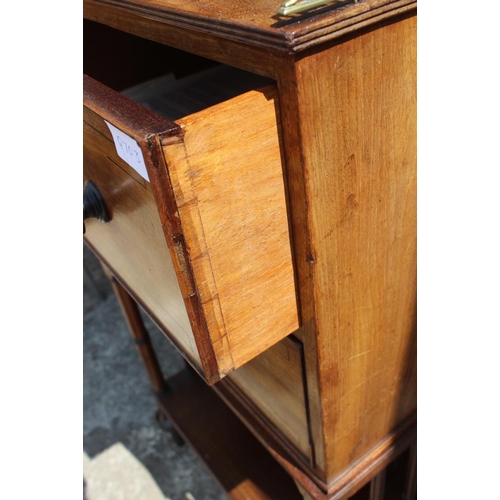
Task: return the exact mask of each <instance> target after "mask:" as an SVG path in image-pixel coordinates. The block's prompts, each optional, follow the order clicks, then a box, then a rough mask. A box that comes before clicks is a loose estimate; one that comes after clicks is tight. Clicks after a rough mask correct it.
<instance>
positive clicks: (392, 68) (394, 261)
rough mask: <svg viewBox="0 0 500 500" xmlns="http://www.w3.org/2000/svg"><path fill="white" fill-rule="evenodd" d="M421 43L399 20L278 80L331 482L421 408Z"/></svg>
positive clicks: (311, 363)
mask: <svg viewBox="0 0 500 500" xmlns="http://www.w3.org/2000/svg"><path fill="white" fill-rule="evenodd" d="M415 36H416V17H409V18H403V19H401V20H400V21H399V22H396V23H390V24H389V23H388V24H386V25H384V26H382V27H380V28H379V29H376V30H367V31H366V32H365V33H363V34H360V35H359V36H357V37H350V38H348V39H346V40H345V42H344V43H341V44H339V45H336V46H332V47H330V48H329V49H328V50H324V51H321V52H319V51H318V52H311V53H309V54H308V55H307V57H304V58H303V59H301V60H300V61H298V62H297V63H296V64H295V65H291V66H290V72H289V73H288V74H284V75H283V79H282V80H281V81H278V86H279V90H280V102H281V104H282V110H283V115H284V116H283V119H284V122H285V123H287V124H288V126H287V128H286V129H284V143H285V151H286V158H287V162H286V165H287V177H288V185H289V195H290V200H291V203H290V212H291V219H292V228H293V235H294V240H293V241H294V251H295V261H296V263H297V271H298V290H299V296H300V310H301V317H302V321H303V328H301V329H300V330H299V332H297V336H299V337H300V338H301V340H302V341H303V342H304V346H305V356H306V366H307V383H308V389H309V395H310V402H311V407H310V411H311V420H312V427H313V429H312V432H313V436H314V442H315V451H316V454H317V456H316V460H317V470H316V473H317V474H318V475H319V477H322V478H323V480H324V481H325V482H326V483H330V484H331V485H334V484H335V479H336V478H337V477H339V476H340V475H342V474H344V473H345V472H346V470H348V469H349V468H350V467H351V466H352V464H353V463H355V462H356V461H359V460H360V459H362V458H363V457H364V456H368V455H369V453H370V450H372V449H375V447H376V446H377V444H378V443H379V442H381V440H383V439H384V437H385V436H388V435H389V434H390V433H391V432H392V430H393V429H395V428H396V427H397V425H398V424H399V423H401V422H402V421H404V419H405V418H406V417H409V416H411V414H412V412H414V410H415V408H416V338H415V332H416V108H415V105H416V40H415ZM326 103H328V104H326ZM292 124H293V125H292ZM313 130H314V133H311V131H313ZM332 487H333V486H332Z"/></svg>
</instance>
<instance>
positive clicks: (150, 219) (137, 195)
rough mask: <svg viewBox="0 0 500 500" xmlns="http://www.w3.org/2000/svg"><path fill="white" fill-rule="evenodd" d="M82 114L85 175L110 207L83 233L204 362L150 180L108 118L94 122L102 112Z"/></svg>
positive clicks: (191, 354) (197, 359) (193, 357)
mask: <svg viewBox="0 0 500 500" xmlns="http://www.w3.org/2000/svg"><path fill="white" fill-rule="evenodd" d="M84 119H85V120H86V123H84V160H83V161H84V179H92V180H93V181H94V182H95V183H96V184H97V186H98V188H99V190H100V191H101V193H102V195H103V197H104V199H105V200H106V203H107V205H108V208H109V210H110V212H111V222H109V223H107V224H103V223H101V222H98V221H96V220H94V219H87V221H86V227H87V231H86V235H85V238H86V239H87V241H88V242H89V243H90V244H91V245H92V247H95V248H96V249H97V251H98V252H99V253H100V254H102V255H103V256H104V257H105V258H106V261H107V263H108V264H109V266H110V267H111V268H112V269H113V270H114V271H115V272H118V273H119V274H120V276H121V277H122V279H123V280H124V281H125V282H126V283H127V285H128V287H130V288H132V289H133V290H134V291H135V293H136V294H137V295H138V296H139V297H140V298H141V302H142V303H143V304H144V305H145V306H146V308H147V309H149V310H151V311H153V312H154V314H155V316H156V317H157V318H158V320H159V321H160V322H161V324H162V325H163V329H164V330H165V329H166V330H167V331H168V332H169V333H170V334H171V335H173V336H174V337H175V338H176V340H177V342H178V343H179V344H180V345H181V347H182V349H183V350H184V352H185V353H186V354H187V355H188V356H189V357H190V358H191V360H192V362H195V363H196V364H198V365H199V366H201V360H200V357H199V354H198V349H197V347H196V343H195V340H194V336H193V333H192V329H191V325H190V321H189V317H188V314H187V311H186V307H185V305H184V300H183V297H182V293H181V290H180V288H179V284H178V281H177V274H176V272H175V269H174V265H173V262H172V259H171V257H170V254H169V251H168V248H167V245H166V243H165V237H164V234H163V230H162V226H161V224H160V219H159V217H158V210H157V207H156V203H155V199H154V196H153V193H152V191H151V185H150V184H149V183H148V182H146V181H145V180H144V179H143V178H142V177H141V176H140V175H139V174H138V173H137V172H135V170H133V169H132V168H131V167H130V166H129V165H127V164H126V163H125V162H124V161H123V160H122V159H121V158H119V157H118V155H117V153H116V148H115V146H114V143H113V139H112V137H111V134H110V132H109V130H107V131H106V130H105V129H104V127H105V125H104V123H102V125H103V127H101V130H100V131H99V130H98V129H96V128H95V127H94V126H93V124H95V121H96V120H99V118H98V117H96V116H92V113H91V112H90V111H86V112H84ZM100 121H101V122H102V120H100ZM104 134H107V135H104Z"/></svg>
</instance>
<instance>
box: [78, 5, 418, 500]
mask: <svg viewBox="0 0 500 500" xmlns="http://www.w3.org/2000/svg"><path fill="white" fill-rule="evenodd" d="M289 3H291V2H289ZM279 8H280V2H279V1H278V2H276V1H274V0H256V1H254V2H243V1H240V0H238V1H235V2H214V1H211V2H209V1H205V0H199V1H194V0H185V1H183V2H179V1H177V0H130V1H127V2H125V1H122V0H84V73H86V75H85V76H84V109H83V118H84V126H83V128H84V172H83V174H84V198H85V199H86V202H87V206H85V203H84V219H85V220H84V238H85V242H86V243H87V245H88V246H89V247H90V248H91V249H92V250H93V251H94V252H95V254H96V255H97V256H98V258H99V259H100V260H101V262H102V263H103V266H104V268H105V269H106V270H107V272H109V275H110V277H111V279H112V281H113V283H114V285H115V289H116V291H117V294H118V297H119V299H120V301H121V304H122V307H123V309H124V312H125V315H126V317H127V319H128V321H129V325H130V328H131V331H132V333H133V335H134V337H135V338H136V341H137V343H138V348H139V352H140V354H141V356H142V358H143V360H144V363H145V366H146V369H147V371H148V373H149V375H150V378H151V381H152V383H153V387H154V389H155V391H156V393H157V395H158V402H159V406H160V408H161V410H162V411H163V412H164V413H165V415H167V416H168V417H169V418H170V419H171V420H172V423H173V425H174V426H175V427H176V429H177V430H178V431H179V432H180V433H181V434H182V435H183V437H184V438H185V439H186V440H188V441H190V442H191V444H192V445H193V446H194V447H196V448H200V449H201V448H203V447H204V446H205V447H207V446H208V447H212V448H213V450H215V449H217V453H218V454H219V455H220V458H217V460H216V459H215V458H214V457H215V455H213V457H212V462H211V463H209V464H208V465H209V467H211V469H212V471H213V472H214V474H216V476H218V478H219V480H220V481H221V484H222V485H223V486H224V487H225V488H226V491H228V494H229V496H230V497H231V498H255V499H257V498H259V499H261V498H270V499H277V498H294V495H295V497H296V496H297V495H299V493H298V492H299V491H300V494H301V495H302V496H303V497H304V498H316V499H320V498H321V499H326V498H328V499H341V498H342V499H343V498H349V497H352V496H353V495H355V494H356V492H357V491H359V490H360V489H361V488H362V487H363V486H364V485H365V484H368V483H370V482H371V493H370V496H371V498H373V499H376V498H384V493H383V492H384V487H383V486H384V481H383V479H384V472H383V471H384V470H385V468H386V467H387V466H388V465H389V464H390V463H391V462H393V461H394V460H395V459H396V458H397V457H398V456H400V455H402V454H406V455H408V462H409V465H408V473H407V476H406V479H405V481H406V482H405V488H406V493H405V495H406V496H407V498H412V497H413V496H415V491H416V483H415V467H416V452H415V450H416V447H415V443H416V2H413V1H407V0H395V1H394V0H366V1H358V2H354V1H349V0H347V1H337V2H335V1H334V2H329V3H327V2H323V5H317V6H316V7H315V6H312V7H310V8H309V9H307V10H304V11H301V12H297V13H290V14H286V15H284V14H282V13H278V10H279ZM282 12H283V10H282ZM90 205H92V206H90ZM86 215H87V218H85V216H86ZM99 219H101V220H99ZM137 306H140V307H141V308H142V309H143V310H144V311H145V312H146V313H147V314H148V315H149V316H150V317H151V318H152V320H153V321H154V322H155V323H156V325H157V326H158V327H159V329H160V330H161V331H162V333H163V334H164V335H165V336H166V337H167V338H168V339H169V340H170V341H171V342H172V343H173V344H174V345H175V346H176V347H177V349H178V350H179V352H180V353H181V354H182V355H183V356H184V358H185V359H186V361H187V362H188V363H189V365H190V366H191V367H192V368H193V369H194V371H195V372H196V373H197V374H196V373H190V374H180V375H179V376H178V377H176V379H175V380H171V381H169V380H167V381H164V380H163V379H162V376H161V371H160V370H159V365H158V362H157V360H156V358H155V353H154V351H153V350H152V348H151V347H150V345H149V344H148V341H147V340H148V339H147V333H146V332H145V330H144V328H143V326H142V325H141V321H140V315H139V314H138V309H137ZM201 402H203V403H201ZM200 404H202V407H203V408H204V409H205V410H206V411H207V412H208V413H210V411H212V413H213V417H212V418H213V421H212V424H211V423H210V422H208V421H205V420H204V421H203V422H201V421H200V423H199V424H193V422H194V420H191V417H190V416H189V417H188V415H192V416H193V418H194V416H195V415H196V413H199V409H200ZM209 407H210V408H212V410H210V411H209ZM230 422H232V423H230ZM210 425H213V427H210V429H211V430H208V431H207V427H209V426H210ZM233 425H234V429H233ZM200 426H203V427H204V429H203V430H201V429H200ZM217 429H219V430H220V432H219V433H217V432H216V431H217ZM232 429H233V430H232ZM207 432H208V434H207ZM231 432H234V433H235V434H233V435H232V434H231ZM245 433H246V434H245ZM255 438H256V439H257V440H258V441H255ZM218 439H219V440H220V441H219V446H217V440H218ZM239 440H240V441H239ZM252 440H254V441H255V444H249V443H250V441H252ZM238 442H241V443H245V445H244V446H245V447H246V449H247V450H248V452H247V453H245V450H242V449H239V448H238V446H237V445H235V444H234V443H238ZM231 443H233V444H231ZM251 450H253V451H251ZM408 450H410V451H408ZM202 453H203V452H202ZM215 453H216V452H215V451H213V454H215ZM259 453H260V455H259ZM235 455H236V456H238V455H246V456H239V457H238V458H234V456H235ZM259 457H260V458H259ZM209 462H210V460H209ZM230 464H231V465H230ZM238 467H241V470H243V469H244V468H245V467H246V468H249V470H251V471H252V472H251V478H253V479H252V480H244V479H243V478H244V476H240V480H239V482H238V481H236V480H235V479H234V477H235V476H237V474H233V477H232V478H231V477H229V476H231V474H230V473H229V472H230V471H231V468H233V469H234V470H236V469H237V468H238ZM238 470H240V469H238ZM228 471H229V472H228ZM238 474H240V472H238ZM241 474H243V472H241ZM249 477H250V476H249ZM292 479H293V481H294V483H295V484H293V482H292ZM264 483H265V484H268V485H272V486H269V487H267V486H264ZM290 484H292V487H290ZM295 486H296V487H295ZM387 495H388V493H387ZM387 495H386V496H387ZM387 498H389V497H388V496H387Z"/></svg>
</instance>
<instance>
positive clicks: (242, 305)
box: [164, 86, 298, 374]
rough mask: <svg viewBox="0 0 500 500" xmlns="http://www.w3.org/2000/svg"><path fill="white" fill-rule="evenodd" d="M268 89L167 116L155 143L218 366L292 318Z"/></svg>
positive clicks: (271, 336) (248, 351)
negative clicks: (170, 132) (169, 129)
mask: <svg viewBox="0 0 500 500" xmlns="http://www.w3.org/2000/svg"><path fill="white" fill-rule="evenodd" d="M276 105H277V103H276V90H275V87H273V86H271V87H268V88H266V89H265V90H263V91H251V92H248V93H246V94H244V95H242V96H239V97H236V98H234V99H231V100H230V101H227V102H225V103H221V104H219V105H217V106H214V107H212V108H209V109H207V110H204V111H201V112H199V113H196V114H194V115H190V116H189V117H186V118H184V119H180V120H177V123H178V124H179V125H181V127H182V130H183V133H184V137H183V141H182V142H181V141H179V140H177V139H174V140H172V141H169V142H168V143H167V144H166V145H165V146H164V154H165V158H166V162H167V165H168V169H169V174H170V179H171V182H172V187H173V190H174V192H175V196H176V199H177V204H178V211H179V216H180V220H181V223H182V226H183V232H184V237H185V240H186V244H187V246H188V249H189V254H190V259H191V262H192V265H193V273H194V276H195V280H196V283H197V286H198V291H199V294H200V297H201V303H202V308H203V311H204V314H205V317H206V318H207V322H208V325H209V332H210V336H211V341H212V344H213V346H214V349H215V351H216V356H217V360H218V363H219V371H220V373H222V374H224V373H227V372H229V371H231V370H232V369H234V368H238V367H239V366H242V365H243V364H244V363H246V362H247V361H249V360H251V359H252V358H254V357H255V356H256V355H257V354H259V353H260V352H262V351H264V350H265V349H267V348H268V347H271V346H272V345H273V344H275V343H276V342H277V341H278V340H281V339H282V338H284V337H285V336H286V335H289V334H290V333H292V332H293V331H294V330H296V329H297V328H298V317H297V305H296V300H295V284H294V276H293V266H292V257H291V250H290V242H289V233H288V219H287V211H286V201H285V192H284V185H283V173H282V163H281V150H280V142H279V133H278V126H277V116H276Z"/></svg>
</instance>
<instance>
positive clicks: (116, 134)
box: [104, 120, 149, 182]
mask: <svg viewBox="0 0 500 500" xmlns="http://www.w3.org/2000/svg"><path fill="white" fill-rule="evenodd" d="M104 121H105V122H106V125H107V126H108V128H109V130H110V132H111V135H112V136H113V140H114V141H115V147H116V152H117V153H118V156H119V157H120V158H121V159H122V160H123V161H125V162H127V163H128V164H129V165H130V166H131V167H132V168H133V169H134V170H135V171H136V172H137V173H139V174H140V175H142V177H144V179H146V180H147V181H148V182H149V177H148V171H147V170H146V165H145V164H144V156H142V151H141V148H140V147H139V144H137V141H135V140H134V139H132V137H129V136H128V135H127V134H124V133H123V132H122V131H121V130H118V129H117V128H116V127H115V126H113V125H111V123H108V122H107V121H106V120H104Z"/></svg>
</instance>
